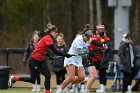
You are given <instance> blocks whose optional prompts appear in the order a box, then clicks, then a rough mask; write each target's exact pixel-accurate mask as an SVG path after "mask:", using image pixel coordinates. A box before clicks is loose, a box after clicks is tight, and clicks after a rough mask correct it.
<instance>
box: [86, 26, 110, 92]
mask: <svg viewBox="0 0 140 93" xmlns="http://www.w3.org/2000/svg"><path fill="white" fill-rule="evenodd" d="M110 52H111V42H110V38H109V37H107V36H106V31H105V26H104V25H97V26H96V35H94V36H93V37H92V38H91V42H90V47H89V63H88V71H89V75H90V78H89V79H87V84H86V88H85V93H88V91H89V89H90V88H91V86H92V84H93V82H94V80H95V79H96V76H97V71H99V76H100V77H99V81H100V87H101V88H102V89H99V90H96V92H104V91H105V87H104V86H105V85H106V68H107V67H108V65H107V66H106V63H108V62H107V61H108V59H109V54H110ZM104 66H106V67H104ZM102 67H103V68H102Z"/></svg>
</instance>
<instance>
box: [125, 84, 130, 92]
mask: <svg viewBox="0 0 140 93" xmlns="http://www.w3.org/2000/svg"><path fill="white" fill-rule="evenodd" d="M131 89H132V87H131V85H128V87H127V91H126V92H125V93H131V92H132V90H131Z"/></svg>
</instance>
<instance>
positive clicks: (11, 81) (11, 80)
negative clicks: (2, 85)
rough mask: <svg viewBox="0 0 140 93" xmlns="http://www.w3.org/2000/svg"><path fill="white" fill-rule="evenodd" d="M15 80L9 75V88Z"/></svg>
mask: <svg viewBox="0 0 140 93" xmlns="http://www.w3.org/2000/svg"><path fill="white" fill-rule="evenodd" d="M15 82H16V81H15V80H14V76H11V77H10V80H9V88H11V87H12V86H13V85H14V83H15Z"/></svg>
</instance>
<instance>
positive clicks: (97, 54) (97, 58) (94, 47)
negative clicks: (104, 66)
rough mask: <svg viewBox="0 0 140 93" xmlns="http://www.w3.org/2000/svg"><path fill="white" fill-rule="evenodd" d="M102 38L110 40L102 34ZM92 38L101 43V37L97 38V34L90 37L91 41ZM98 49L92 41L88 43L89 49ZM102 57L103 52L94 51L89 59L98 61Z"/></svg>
mask: <svg viewBox="0 0 140 93" xmlns="http://www.w3.org/2000/svg"><path fill="white" fill-rule="evenodd" d="M103 39H104V40H105V42H106V41H108V40H110V39H109V38H108V37H107V36H104V37H103ZM93 40H96V41H97V42H100V43H101V39H100V38H98V36H97V35H94V36H93V37H92V39H91V41H93ZM97 49H98V46H96V45H95V44H93V43H92V42H91V43H90V47H89V50H90V51H94V50H97ZM102 58H103V52H99V53H96V54H95V55H94V56H93V58H92V59H91V61H92V62H98V61H100V60H101V59H102Z"/></svg>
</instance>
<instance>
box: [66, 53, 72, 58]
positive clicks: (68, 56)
mask: <svg viewBox="0 0 140 93" xmlns="http://www.w3.org/2000/svg"><path fill="white" fill-rule="evenodd" d="M72 56H74V55H70V54H66V57H67V58H70V57H72Z"/></svg>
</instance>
